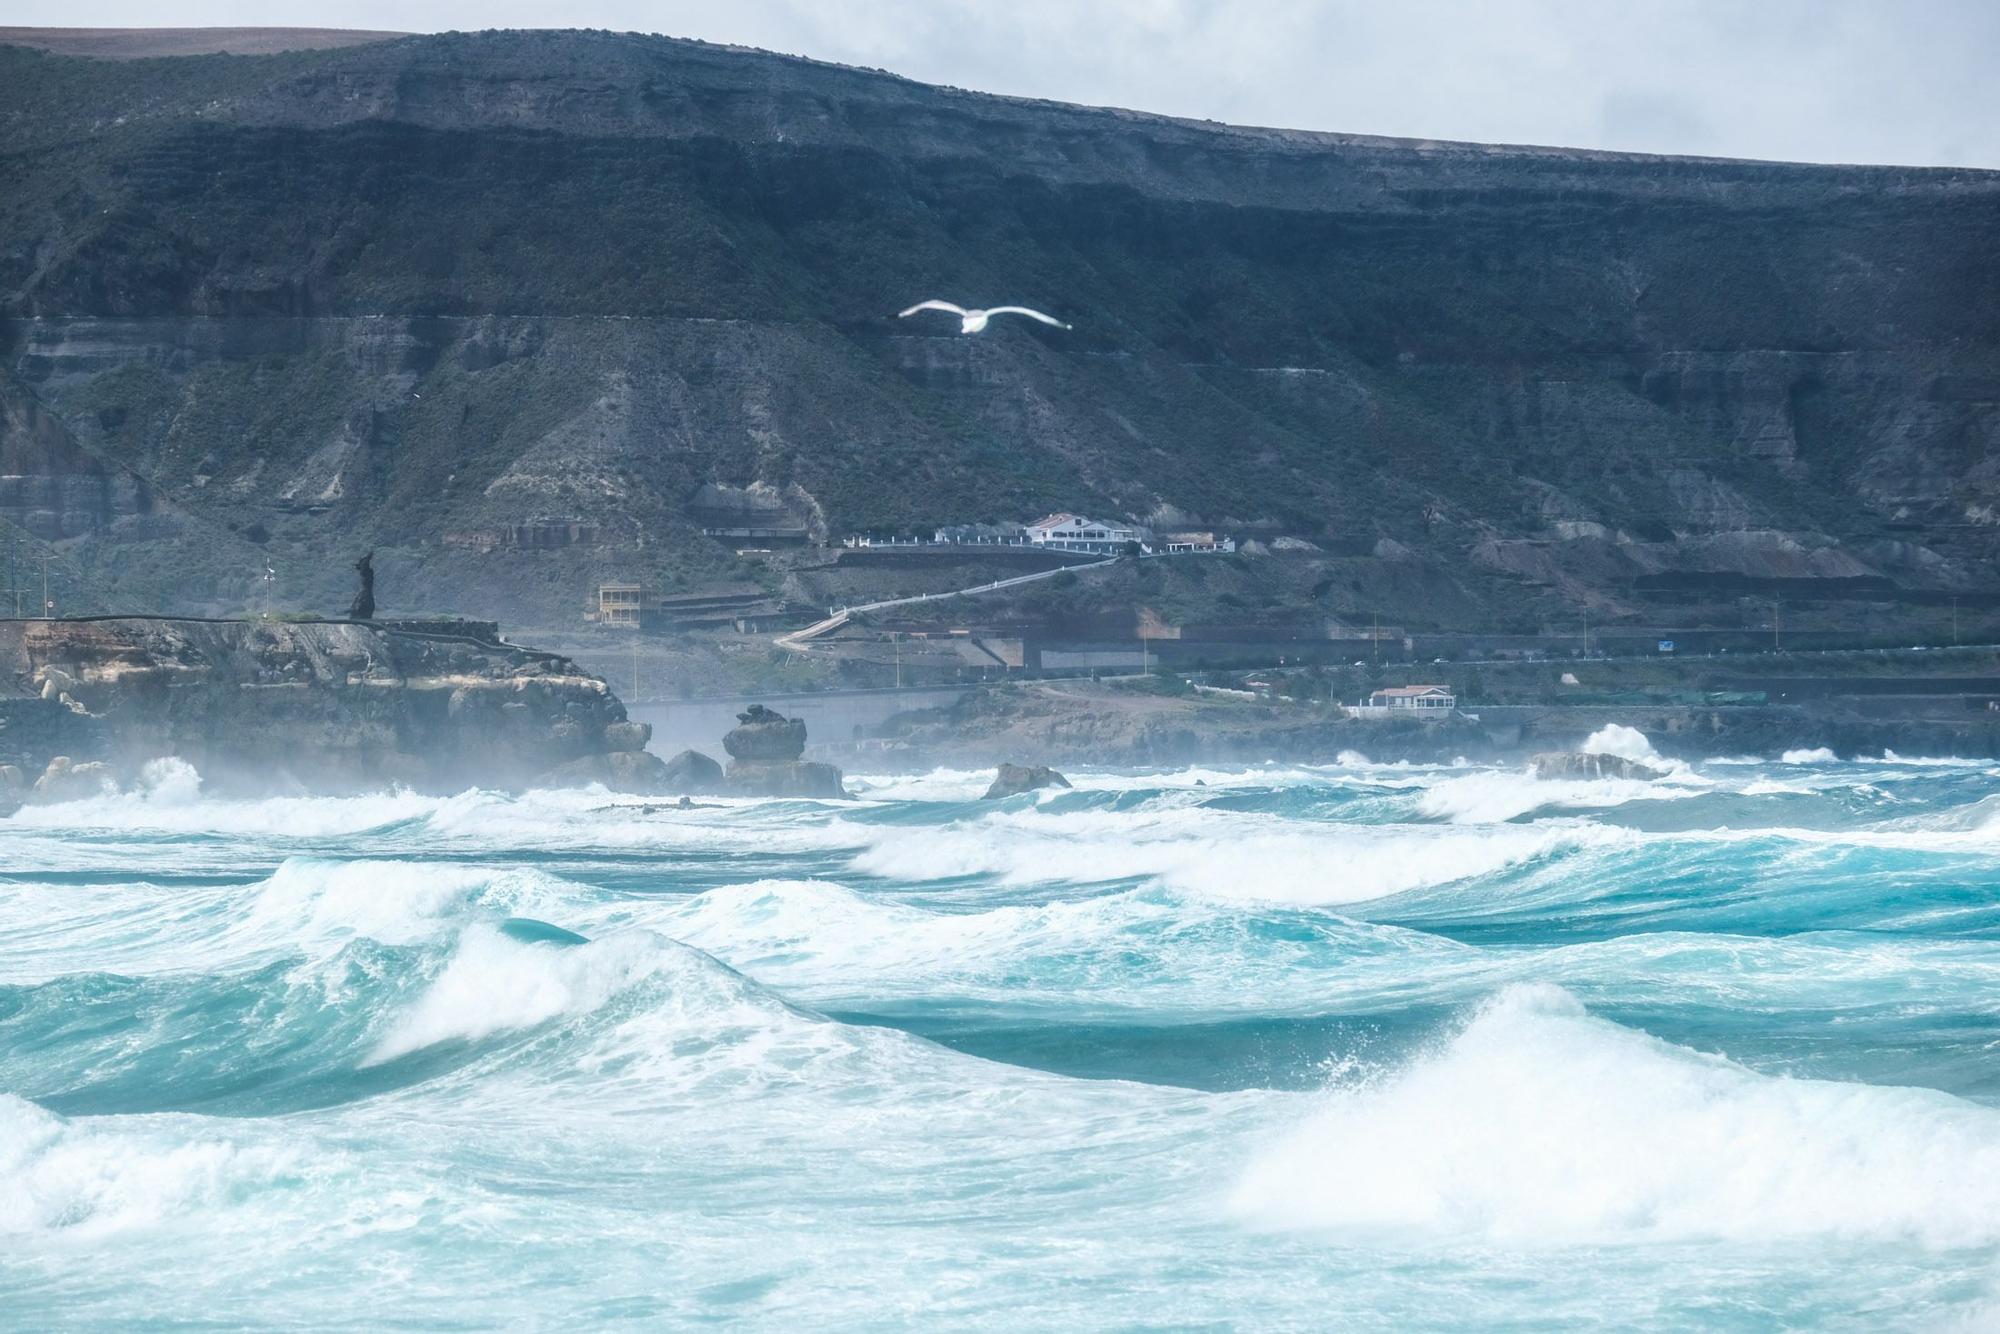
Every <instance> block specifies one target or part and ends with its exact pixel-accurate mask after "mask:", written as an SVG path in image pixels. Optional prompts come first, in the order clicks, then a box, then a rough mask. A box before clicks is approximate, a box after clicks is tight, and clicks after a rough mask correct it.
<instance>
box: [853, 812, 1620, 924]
mask: <svg viewBox="0 0 2000 1334" xmlns="http://www.w3.org/2000/svg"><path fill="white" fill-rule="evenodd" d="M867 837H868V839H869V846H868V847H866V849H865V850H864V851H862V852H860V853H858V854H857V855H856V856H855V857H854V858H853V863H852V864H853V867H854V869H855V870H857V871H860V872H863V873H865V874H868V875H874V876H881V877H883V878H885V879H891V880H899V881H904V882H924V881H936V880H950V879H958V878H964V877H970V876H992V877H995V878H997V879H998V880H1000V881H1001V882H1002V883H1004V884H1009V885H1035V884H1049V883H1070V884H1108V883H1117V882H1121V881H1130V880H1141V881H1150V882H1153V883H1157V884H1160V885H1163V886H1165V887H1167V888H1170V889H1173V890H1175V891H1178V892H1183V893H1190V894H1199V895H1208V896H1215V897H1223V898H1230V899H1239V900H1256V901H1268V902H1283V903H1296V904H1322V905H1327V904H1340V903H1358V902H1362V901H1365V900H1368V899H1377V898H1382V897H1385V896H1387V895H1391V894H1399V893H1403V892H1405V891H1408V890H1412V889H1422V888H1427V887H1430V886H1433V885H1440V884H1447V883H1450V882H1452V881H1455V880H1463V879H1466V878H1468V877H1472V876H1479V875H1491V874H1494V873H1496V872H1499V871H1503V870H1506V869H1508V868H1511V867H1514V866H1518V865H1520V864H1521V863H1523V862H1527V861H1532V860H1535V859H1537V858H1541V857H1547V856H1553V855H1558V854H1561V853H1563V852H1565V851H1568V850H1570V849H1573V848H1576V847H1578V846H1582V845H1586V844H1596V843H1603V842H1607V841H1617V840H1618V839H1619V838H1620V837H1621V836H1620V834H1619V833H1618V832H1617V831H1612V830H1591V829H1587V828H1584V827H1581V826H1564V827H1555V826H1549V827H1522V828H1481V829H1466V830H1462V831H1461V830H1449V831H1447V830H1440V829H1436V828H1427V827H1423V826H1409V825H1405V826H1394V825H1390V826H1381V825H1361V824H1333V823H1305V822H1300V821H1288V820H1282V819H1278V818H1275V817H1269V816H1264V815H1259V814H1250V813H1239V812H1216V811H1213V810H1208V809H1200V808H1198V809H1176V810H1171V811H1136V812H1133V811H1095V810H1083V811H1055V812H1052V811H1049V810H1046V809H1030V810H1007V811H999V812H995V813H993V814H990V815H986V816H982V817H979V818H976V819H969V820H961V821H957V822H955V823H953V824H950V825H946V826H943V827H941V828H933V829H922V830H918V829H908V828H898V829H893V830H870V831H869V832H868V835H867Z"/></svg>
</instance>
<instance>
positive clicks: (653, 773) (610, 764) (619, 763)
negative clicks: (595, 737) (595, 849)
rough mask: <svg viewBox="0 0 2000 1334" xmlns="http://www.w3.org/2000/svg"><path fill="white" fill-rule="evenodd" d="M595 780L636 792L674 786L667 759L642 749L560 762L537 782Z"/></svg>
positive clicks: (577, 783) (651, 792)
mask: <svg viewBox="0 0 2000 1334" xmlns="http://www.w3.org/2000/svg"><path fill="white" fill-rule="evenodd" d="M592 783H597V784H601V785H602V786H603V787H604V788H605V789H606V790H607V791H611V792H626V793H630V794H632V795H634V796H652V795H654V794H655V793H660V792H667V791H671V790H673V789H671V788H669V787H668V786H667V766H666V762H665V761H663V760H662V759H661V758H660V757H659V756H657V755H649V754H647V753H646V752H645V751H643V750H613V751H607V752H605V753H604V754H602V755H586V756H584V757H583V758H582V759H578V760H571V761H569V763H567V764H559V765H557V766H556V767H555V768H553V769H551V770H549V771H548V772H547V773H546V774H544V775H542V778H541V780H540V782H539V783H538V784H537V786H541V787H587V786H589V785H590V784H592Z"/></svg>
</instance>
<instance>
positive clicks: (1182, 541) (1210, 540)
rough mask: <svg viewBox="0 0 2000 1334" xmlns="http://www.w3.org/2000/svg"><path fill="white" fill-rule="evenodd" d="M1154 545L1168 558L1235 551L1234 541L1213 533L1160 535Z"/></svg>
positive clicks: (1231, 538)
mask: <svg viewBox="0 0 2000 1334" xmlns="http://www.w3.org/2000/svg"><path fill="white" fill-rule="evenodd" d="M1154 545H1155V546H1156V548H1157V549H1158V550H1161V551H1164V552H1166V553H1167V554H1168V555H1169V556H1183V555H1188V554H1190V553H1194V552H1224V553H1226V552H1231V551H1234V550H1236V539H1235V538H1233V537H1218V536H1216V535H1215V534H1214V533H1162V534H1161V535H1160V539H1159V541H1158V542H1156V543H1155V544H1154Z"/></svg>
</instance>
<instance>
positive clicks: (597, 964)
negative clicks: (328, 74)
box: [364, 926, 671, 1065]
mask: <svg viewBox="0 0 2000 1334" xmlns="http://www.w3.org/2000/svg"><path fill="white" fill-rule="evenodd" d="M670 948H671V943H670V942H667V941H664V940H662V939H661V938H660V937H658V936H655V935H653V934H652V933H650V932H645V931H622V932H616V933H614V934H612V935H609V936H605V937H603V938H602V939H599V940H594V941H591V942H589V943H588V944H584V945H570V946H562V945H551V944H530V943H526V942H523V941H519V940H514V939H511V938H510V937H508V936H505V935H502V934H501V933H500V932H499V931H497V930H495V929H493V928H491V927H486V926H476V927H472V928H469V929H468V930H467V931H466V932H465V933H464V935H463V936H462V937H461V938H460V940H459V944H458V948H457V950H456V951H454V952H453V954H452V956H451V959H450V960H449V961H448V962H447V963H446V964H445V966H444V971H442V972H441V973H439V974H438V976H437V977H436V978H435V979H433V980H432V982H431V984H430V985H429V986H428V987H427V988H425V990H424V993H423V995H422V996H421V997H419V998H418V1000H417V1002H416V1004H415V1005H414V1006H412V1007H411V1008H410V1009H409V1010H407V1011H406V1012H404V1013H403V1014H402V1015H401V1016H399V1017H398V1018H397V1019H396V1020H395V1021H394V1023H393V1024H392V1025H391V1026H390V1028H389V1031H388V1032H387V1033H385V1034H384V1035H383V1037H382V1038H381V1040H380V1041H379V1042H378V1043H377V1044H376V1046H375V1049H374V1051H373V1052H371V1053H370V1054H369V1057H368V1059H367V1061H365V1062H364V1064H367V1065H375V1064H379V1063H380V1062H383V1061H388V1060H393V1059H395V1058H396V1057H398V1056H404V1055H407V1054H409V1053H410V1052H414V1051H421V1050H423V1049H424V1048H425V1047H432V1046H436V1045H437V1044H438V1043H440V1042H452V1041H465V1042H476V1041H478V1040H479V1039H481V1038H485V1037H490V1036H491V1035H493V1034H495V1033H503V1032H508V1031H512V1030H516V1029H525V1028H533V1027H535V1026H537V1025H539V1024H544V1023H547V1022H548V1021H549V1020H551V1019H556V1018H560V1017H563V1016H566V1015H578V1014H588V1013H590V1012H591V1011H593V1010H596V1009H597V1008H598V1007H599V1006H601V1005H603V1004H604V1003H605V1002H606V1001H608V1000H610V999H611V998H612V997H613V996H616V995H618V994H619V993H620V992H623V991H625V990H626V989H628V988H629V987H631V986H633V985H634V984H635V983H637V982H639V981H641V980H642V979H644V978H646V977H650V976H652V975H653V974H654V973H657V972H659V971H660V970H661V968H662V967H663V966H664V965H665V963H666V958H667V956H666V951H667V950H668V949H670Z"/></svg>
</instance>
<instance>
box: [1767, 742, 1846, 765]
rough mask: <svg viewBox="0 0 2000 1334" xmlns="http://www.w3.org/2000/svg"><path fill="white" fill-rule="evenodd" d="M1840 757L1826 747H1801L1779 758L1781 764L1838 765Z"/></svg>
mask: <svg viewBox="0 0 2000 1334" xmlns="http://www.w3.org/2000/svg"><path fill="white" fill-rule="evenodd" d="M1839 762H1840V757H1839V756H1838V755H1836V754H1834V753H1833V751H1832V750H1831V749H1829V748H1828V747H1826V746H1812V747H1801V748H1800V749H1798V750H1788V751H1786V752H1785V753H1784V754H1782V755H1780V756H1779V757H1778V763H1780V764H1838V763H1839Z"/></svg>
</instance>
